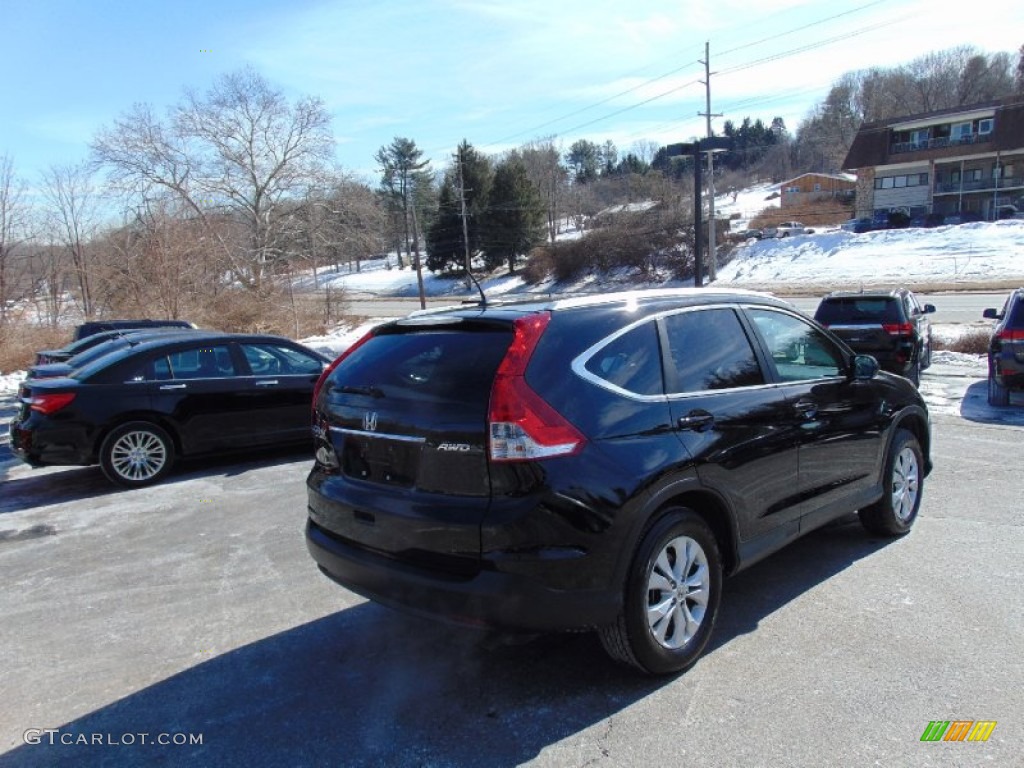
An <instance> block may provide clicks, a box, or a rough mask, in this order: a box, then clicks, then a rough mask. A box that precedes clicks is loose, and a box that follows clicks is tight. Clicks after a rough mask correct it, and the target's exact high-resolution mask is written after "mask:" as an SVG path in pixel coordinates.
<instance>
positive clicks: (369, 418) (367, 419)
mask: <svg viewBox="0 0 1024 768" xmlns="http://www.w3.org/2000/svg"><path fill="white" fill-rule="evenodd" d="M363 429H364V430H365V431H367V432H374V431H376V429H377V412H376V411H367V412H366V413H364V414H363Z"/></svg>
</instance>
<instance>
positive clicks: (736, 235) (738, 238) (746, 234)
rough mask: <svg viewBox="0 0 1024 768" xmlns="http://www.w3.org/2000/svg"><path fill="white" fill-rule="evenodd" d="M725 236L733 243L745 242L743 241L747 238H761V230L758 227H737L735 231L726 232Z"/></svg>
mask: <svg viewBox="0 0 1024 768" xmlns="http://www.w3.org/2000/svg"><path fill="white" fill-rule="evenodd" d="M726 238H727V239H728V240H731V241H732V242H734V243H745V242H747V240H750V239H754V240H760V239H761V230H760V229H739V230H736V231H735V232H729V233H728V234H726Z"/></svg>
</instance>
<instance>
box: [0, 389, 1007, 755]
mask: <svg viewBox="0 0 1024 768" xmlns="http://www.w3.org/2000/svg"><path fill="white" fill-rule="evenodd" d="M968 384H969V385H970V387H971V388H972V390H973V389H977V388H978V387H983V386H984V385H983V384H982V383H981V382H974V383H971V382H970V381H969V380H965V382H964V386H967V385H968ZM974 394H977V393H974ZM934 430H935V431H934V437H935V450H934V458H935V462H936V470H935V472H934V473H933V475H932V477H931V478H930V479H929V481H928V482H927V484H926V491H925V494H926V495H925V503H924V507H923V511H922V515H921V518H920V520H919V521H918V524H917V526H916V527H915V530H914V531H913V532H912V533H911V534H910V535H909V536H908V537H906V538H904V539H901V540H898V541H893V542H890V541H883V540H878V539H872V538H870V537H868V536H866V535H865V534H864V533H863V531H862V530H861V528H860V526H859V524H857V523H856V521H855V520H851V521H849V522H845V523H844V524H841V525H836V526H832V527H829V528H827V529H825V530H821V531H818V532H816V533H814V534H811V535H810V536H809V537H808V538H806V539H804V540H802V541H800V542H797V543H796V544H794V545H792V546H790V547H789V548H788V549H786V550H784V551H783V552H781V553H778V554H777V555H775V556H773V557H772V558H770V559H769V560H766V561H764V562H763V563H760V564H758V565H757V566H755V567H754V568H752V569H750V570H749V571H747V572H745V573H743V574H741V575H739V576H737V577H735V578H733V579H731V580H729V581H728V582H727V583H726V590H725V595H724V600H723V614H722V616H721V620H720V623H719V626H718V627H717V629H716V634H715V636H714V638H713V640H712V644H711V647H710V649H709V652H708V653H707V655H706V656H705V657H704V658H703V659H702V660H701V661H700V662H699V663H698V664H697V665H696V667H694V668H693V669H692V670H691V671H690V672H688V673H687V674H685V675H683V676H680V677H677V678H669V679H656V680H651V679H643V678H637V677H635V676H633V675H632V674H631V673H630V672H628V671H626V670H623V669H620V668H619V667H616V666H614V665H612V664H611V663H609V662H608V660H607V659H606V658H605V656H604V654H603V652H602V651H601V650H600V647H599V644H598V643H597V641H596V640H595V639H594V637H592V636H591V635H587V634H577V635H564V636H551V637H543V638H539V639H535V640H533V641H531V642H524V643H512V642H509V641H508V640H504V639H500V638H495V637H493V636H489V635H485V634H481V633H478V632H474V631H471V630H463V629H458V628H450V627H447V626H443V625H439V624H435V623H432V622H429V621H425V620H417V619H412V618H408V617H405V616H402V615H399V614H396V613H392V612H391V611H389V610H387V609H384V608H381V607H378V606H375V605H372V604H368V603H365V602H364V601H363V600H361V599H360V598H358V597H356V596H355V595H353V594H351V593H349V592H347V591H345V590H343V589H341V588H340V587H337V586H335V585H333V584H331V583H330V582H328V580H327V579H325V578H324V577H323V576H321V575H320V574H319V573H318V572H317V570H316V569H315V567H314V566H313V563H312V561H311V560H310V558H309V556H308V555H307V553H306V551H305V548H304V544H303V538H302V525H303V520H304V514H305V512H304V490H303V480H304V476H305V473H306V471H307V468H308V466H309V459H308V457H307V456H306V455H305V453H304V452H301V453H298V454H295V453H290V454H278V455H274V456H259V457H251V458H249V459H248V460H245V461H242V462H240V463H239V462H222V463H219V464H216V465H213V466H207V467H204V468H200V467H196V466H192V467H186V468H184V469H183V470H182V471H180V472H178V473H176V474H175V475H174V476H172V478H170V481H169V482H167V483H165V484H162V485H159V486H156V487H153V488H148V489H141V490H134V491H112V490H111V488H110V487H109V486H108V485H107V484H106V482H105V481H104V480H103V478H102V475H101V474H100V473H99V471H98V470H96V469H48V470H39V471H33V470H30V469H28V468H27V467H22V466H18V467H15V468H14V469H12V470H11V471H10V473H9V475H8V477H7V480H6V482H4V483H3V485H2V493H0V572H2V573H3V574H4V589H3V590H2V591H0V616H2V617H3V619H2V621H0V670H2V671H0V677H2V689H3V696H2V697H0V752H3V753H4V754H0V765H2V766H5V768H6V767H7V766H38V765H68V766H78V765H83V764H88V765H117V766H122V765H152V764H157V763H161V764H168V765H178V764H185V763H191V764H196V765H239V766H243V765H244V766H254V767H258V766H277V765H344V766H391V765H395V766H487V767H488V768H493V767H494V766H514V765H533V766H545V767H547V766H551V767H557V768H563V767H564V766H583V765H589V766H609V768H611V767H614V768H619V767H620V766H633V765H636V766H640V765H643V766H650V765H688V766H738V765H743V766H782V765H799V766H829V765H835V766H851V765H887V766H888V765H915V766H916V765H932V766H942V765H982V764H988V765H998V766H1008V765H1020V762H1019V760H1020V755H1021V744H1024V700H1022V698H1021V694H1020V691H1021V685H1022V683H1024V591H1022V590H1021V588H1020V587H1021V584H1022V583H1024V566H1022V563H1024V535H1022V533H1024V531H1022V522H1021V517H1020V514H1019V492H1020V487H1021V486H1020V478H1019V468H1018V465H1019V462H1018V461H1017V456H1018V450H1017V447H1018V445H1019V443H1020V439H1021V436H1022V429H1021V427H1015V426H1005V425H1000V424H996V423H979V422H972V421H967V420H965V419H963V418H961V417H960V416H956V415H945V414H938V415H936V416H935V425H934ZM955 719H974V720H981V719H986V720H995V721H998V725H997V727H996V728H995V730H994V731H993V734H992V737H991V738H990V740H989V741H988V742H986V743H957V744H946V743H938V744H933V743H922V742H921V741H920V737H921V735H922V733H923V731H924V729H925V727H926V726H927V724H928V722H929V721H932V720H955ZM27 729H40V730H41V729H59V731H57V732H56V733H53V734H48V733H46V732H45V731H44V732H42V733H37V731H32V732H30V734H29V738H30V740H34V738H35V737H36V736H37V735H38V737H39V739H40V740H41V741H42V743H40V744H25V743H23V739H24V737H23V734H24V732H25V731H26V730H27ZM141 733H146V734H149V735H148V736H147V737H145V738H146V739H156V738H157V735H158V734H161V733H168V734H185V736H174V737H173V738H179V739H180V738H185V739H186V740H187V739H189V738H191V739H193V740H194V739H196V738H201V740H202V743H201V744H192V745H191V746H189V745H181V746H153V745H149V744H143V743H142V737H140V736H138V734H141ZM62 739H63V740H65V741H71V742H76V743H73V744H70V745H68V744H61V740H62ZM95 739H100V740H102V741H103V742H105V743H102V744H97V743H90V742H92V741H93V740H95ZM50 740H53V742H54V743H53V744H52V745H51V744H50V743H49V741H50ZM129 740H131V741H134V742H135V743H134V744H131V745H127V744H126V743H125V742H127V741H129ZM83 741H84V742H85V743H83ZM110 742H113V743H110ZM1014 755H1016V756H1017V757H1014Z"/></svg>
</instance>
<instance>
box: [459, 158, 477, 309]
mask: <svg viewBox="0 0 1024 768" xmlns="http://www.w3.org/2000/svg"><path fill="white" fill-rule="evenodd" d="M455 162H456V163H458V165H459V205H460V206H461V207H462V213H461V214H460V216H461V217H462V246H463V248H465V251H466V288H467V289H469V288H472V287H473V277H472V275H471V273H470V269H472V264H471V263H470V258H469V225H468V224H467V223H466V216H467V214H466V190H465V188H464V185H465V182H464V181H463V179H462V154H461V153H460V152H459V150H455Z"/></svg>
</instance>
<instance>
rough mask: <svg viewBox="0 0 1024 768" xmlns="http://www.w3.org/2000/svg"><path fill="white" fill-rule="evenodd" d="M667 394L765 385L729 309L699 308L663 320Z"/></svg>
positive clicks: (741, 331)
mask: <svg viewBox="0 0 1024 768" xmlns="http://www.w3.org/2000/svg"><path fill="white" fill-rule="evenodd" d="M664 323H665V332H666V334H667V336H668V344H669V349H670V350H671V359H670V361H669V365H668V366H667V368H668V370H667V372H666V378H667V383H668V387H669V391H670V392H705V391H708V390H716V389H730V388H732V387H749V386H754V385H756V384H763V383H764V375H763V374H762V372H761V367H760V366H759V365H758V363H757V358H756V357H755V356H754V349H753V347H752V346H751V345H750V340H749V339H748V338H747V334H746V332H745V331H744V330H743V326H742V325H741V324H740V321H739V318H738V317H736V313H735V312H734V311H733V310H731V309H701V310H694V311H690V312H680V313H679V314H675V315H669V316H668V317H666V318H665V320H664Z"/></svg>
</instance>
